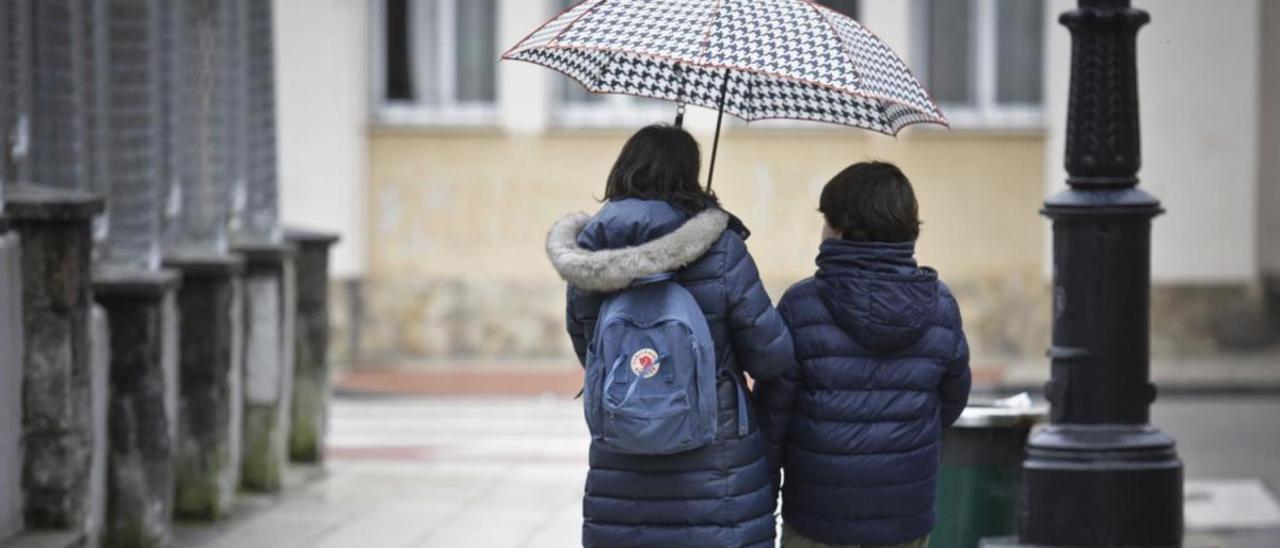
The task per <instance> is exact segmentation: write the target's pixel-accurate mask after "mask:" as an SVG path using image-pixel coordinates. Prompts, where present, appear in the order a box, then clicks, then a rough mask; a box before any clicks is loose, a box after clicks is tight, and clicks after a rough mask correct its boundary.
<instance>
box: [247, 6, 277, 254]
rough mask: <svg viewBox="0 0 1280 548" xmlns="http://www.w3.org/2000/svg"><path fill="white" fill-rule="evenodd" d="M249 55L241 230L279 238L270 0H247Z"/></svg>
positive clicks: (252, 235) (257, 236)
mask: <svg viewBox="0 0 1280 548" xmlns="http://www.w3.org/2000/svg"><path fill="white" fill-rule="evenodd" d="M247 15H248V19H247V21H246V29H245V31H246V32H247V43H248V57H247V64H246V66H245V70H244V73H243V74H244V75H245V77H246V82H245V84H246V86H247V96H246V100H247V104H246V105H245V106H246V109H245V110H244V113H245V114H246V115H247V120H245V125H246V130H247V132H248V133H247V139H246V142H247V144H248V150H247V156H246V158H245V169H246V173H245V175H246V177H247V182H246V188H245V190H246V195H245V198H246V204H245V210H246V214H245V216H244V224H243V226H242V227H241V229H242V231H243V235H244V236H245V237H247V238H251V239H254V240H271V241H274V240H276V239H278V237H279V234H278V230H277V217H278V209H279V206H278V200H279V196H278V190H277V174H276V117H275V63H274V61H273V59H274V56H275V51H274V47H273V44H272V39H273V37H272V13H271V0H248V13H247Z"/></svg>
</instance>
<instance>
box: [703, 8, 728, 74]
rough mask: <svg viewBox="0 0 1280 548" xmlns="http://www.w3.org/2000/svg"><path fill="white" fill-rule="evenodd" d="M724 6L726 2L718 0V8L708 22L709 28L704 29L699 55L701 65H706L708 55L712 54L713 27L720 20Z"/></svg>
mask: <svg viewBox="0 0 1280 548" xmlns="http://www.w3.org/2000/svg"><path fill="white" fill-rule="evenodd" d="M723 4H724V0H716V7H715V9H714V10H713V11H712V12H711V20H709V21H707V27H706V28H704V29H702V51H701V52H699V53H698V59H699V61H700V62H701V63H706V62H707V55H709V54H710V53H711V26H712V25H714V24H716V21H717V20H718V19H719V18H720V6H722V5H723Z"/></svg>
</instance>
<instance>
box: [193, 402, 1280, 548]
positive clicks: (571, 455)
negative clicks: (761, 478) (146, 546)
mask: <svg viewBox="0 0 1280 548" xmlns="http://www.w3.org/2000/svg"><path fill="white" fill-rule="evenodd" d="M1277 418H1280V397H1274V396H1214V397H1192V396H1177V397H1166V398H1164V399H1162V400H1161V401H1160V402H1159V403H1157V405H1156V406H1155V409H1154V421H1155V422H1156V424H1157V425H1158V426H1160V427H1162V428H1164V429H1165V430H1166V431H1167V432H1169V433H1170V434H1172V435H1173V436H1174V437H1175V438H1176V439H1177V440H1178V447H1179V451H1180V454H1181V456H1182V458H1183V460H1184V461H1185V463H1186V467H1187V468H1186V470H1187V478H1188V479H1189V480H1191V481H1189V482H1188V485H1189V486H1190V487H1191V488H1193V489H1195V490H1196V491H1195V496H1193V497H1191V498H1192V499H1193V502H1194V503H1196V504H1199V505H1200V506H1198V507H1196V508H1195V509H1194V512H1192V511H1189V513H1188V514H1189V517H1190V516H1191V515H1192V514H1193V513H1194V514H1195V515H1196V516H1197V520H1198V524H1199V525H1200V526H1205V527H1209V526H1212V524H1214V523H1227V522H1229V521H1230V518H1231V517H1232V516H1233V515H1234V516H1239V515H1242V513H1241V511H1240V510H1239V506H1237V507H1236V509H1234V510H1233V509H1232V507H1231V506H1230V505H1231V504H1237V505H1240V504H1243V505H1245V507H1252V506H1257V505H1259V504H1265V502H1266V497H1268V496H1269V497H1271V498H1274V495H1273V494H1274V493H1276V492H1278V491H1280V420H1277ZM587 443H588V441H587V433H586V427H585V425H584V424H583V420H582V415H581V407H580V403H579V402H578V401H574V400H572V399H569V398H566V397H563V396H542V397H516V396H505V397H465V398H449V397H416V398H394V397H385V396H383V397H351V396H343V397H339V398H336V399H335V401H334V403H333V416H332V432H331V435H330V439H329V446H330V453H329V462H328V463H327V464H326V465H325V467H324V470H323V471H322V470H320V469H315V468H297V469H294V470H293V471H292V474H291V482H292V483H293V485H292V486H291V487H290V488H289V489H288V490H287V492H286V493H285V494H284V495H281V496H278V497H262V496H256V497H246V498H244V500H243V501H242V502H241V504H240V505H239V507H238V508H237V511H236V515H235V516H234V517H233V518H232V519H230V520H227V521H226V522H223V523H221V524H219V525H218V526H216V527H190V526H187V527H183V528H181V529H180V531H179V535H178V542H177V544H178V545H179V546H204V547H227V548H232V547H234V548H253V547H259V546H260V547H272V548H292V547H297V548H303V547H362V548H364V547H368V548H374V547H377V548H380V547H388V548H401V547H403V548H409V547H450V548H458V547H485V548H499V547H527V548H542V547H555V548H564V547H568V546H577V545H579V529H580V527H581V498H580V497H581V494H582V484H583V481H584V478H585V474H586V453H587V451H586V449H587ZM1205 480H1207V481H1205ZM1219 480H1242V481H1237V482H1234V483H1232V482H1228V483H1223V482H1220V481H1219ZM1249 480H1258V481H1260V482H1261V489H1253V490H1255V491H1261V492H1262V493H1263V495H1262V496H1263V497H1264V498H1263V499H1261V502H1259V499H1257V498H1250V497H1251V496H1256V493H1255V494H1254V495H1250V494H1249V492H1250V488H1249V487H1248V484H1249V483H1250V481H1249ZM1252 483H1254V484H1256V483H1258V482H1257V481H1254V482H1252ZM1224 489H1225V491H1224ZM1233 489H1234V491H1233ZM1224 493H1225V494H1224ZM1231 493H1236V495H1231ZM1232 496H1234V497H1235V498H1234V499H1232V500H1228V499H1230V498H1231V497H1232ZM1219 499H1221V500H1219ZM1233 501H1234V502H1233ZM1262 510H1263V512H1262V518H1263V520H1262V521H1260V522H1259V521H1256V520H1255V522H1254V526H1255V527H1256V526H1258V525H1262V526H1263V527H1261V528H1251V529H1241V528H1239V527H1240V526H1239V525H1231V526H1230V527H1231V528H1229V529H1223V530H1198V531H1192V533H1194V534H1195V535H1196V538H1197V539H1198V540H1207V541H1208V544H1209V545H1216V546H1229V547H1242V548H1253V547H1258V548H1262V547H1267V548H1274V547H1276V546H1280V524H1270V525H1269V523H1270V522H1268V521H1267V520H1266V518H1267V513H1266V512H1265V510H1266V509H1265V508H1262ZM1223 519H1226V520H1227V522H1224V521H1222V520H1223ZM1215 520H1216V521H1215ZM1189 521H1190V520H1189Z"/></svg>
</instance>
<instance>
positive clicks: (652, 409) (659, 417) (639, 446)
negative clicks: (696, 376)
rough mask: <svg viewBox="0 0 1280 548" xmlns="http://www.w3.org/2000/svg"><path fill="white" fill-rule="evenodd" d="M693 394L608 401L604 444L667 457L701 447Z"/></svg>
mask: <svg viewBox="0 0 1280 548" xmlns="http://www.w3.org/2000/svg"><path fill="white" fill-rule="evenodd" d="M690 407H691V406H690V404H689V394H688V393H686V392H685V391H683V390H680V391H675V392H667V393H651V394H637V395H633V396H632V397H631V398H630V399H628V400H626V401H625V402H613V401H610V399H609V398H606V399H605V401H604V408H605V413H604V414H605V416H604V423H605V424H604V441H605V443H607V444H609V445H610V446H612V447H614V448H616V449H617V450H619V451H622V452H626V453H639V454H649V455H665V454H671V453H679V452H682V451H687V450H689V449H693V448H695V447H698V446H700V445H701V443H700V440H699V436H698V422H697V421H696V420H694V419H695V418H696V416H697V415H696V414H695V413H690Z"/></svg>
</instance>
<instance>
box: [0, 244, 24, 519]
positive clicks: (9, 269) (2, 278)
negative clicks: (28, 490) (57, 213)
mask: <svg viewBox="0 0 1280 548" xmlns="http://www.w3.org/2000/svg"><path fill="white" fill-rule="evenodd" d="M3 222H4V221H3V220H0V223H3ZM21 274H22V249H21V243H20V241H19V240H18V235H17V233H14V232H6V231H5V229H4V228H3V227H0V539H5V538H8V537H10V536H12V535H14V534H16V533H18V532H19V531H21V530H22V344H23V341H22V275H21Z"/></svg>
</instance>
